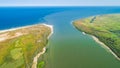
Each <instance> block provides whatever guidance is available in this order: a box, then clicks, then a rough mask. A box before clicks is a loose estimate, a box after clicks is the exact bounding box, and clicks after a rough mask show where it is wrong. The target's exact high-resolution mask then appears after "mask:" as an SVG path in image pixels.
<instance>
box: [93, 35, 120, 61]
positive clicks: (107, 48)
mask: <svg viewBox="0 0 120 68" xmlns="http://www.w3.org/2000/svg"><path fill="white" fill-rule="evenodd" d="M91 37H92V38H93V39H94V40H95V41H96V42H97V43H99V44H101V45H102V46H101V47H103V48H105V49H106V50H107V51H108V52H110V53H111V54H112V55H113V56H115V58H116V59H118V60H120V58H119V57H118V56H117V55H116V54H115V53H114V52H113V51H112V50H111V49H110V48H109V47H108V46H107V45H105V44H104V43H103V42H101V41H100V40H99V39H98V38H97V37H95V36H93V35H91Z"/></svg>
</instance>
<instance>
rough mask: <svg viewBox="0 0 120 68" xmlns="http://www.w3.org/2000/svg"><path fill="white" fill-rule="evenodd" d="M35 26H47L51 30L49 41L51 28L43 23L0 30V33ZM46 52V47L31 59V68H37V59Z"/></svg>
mask: <svg viewBox="0 0 120 68" xmlns="http://www.w3.org/2000/svg"><path fill="white" fill-rule="evenodd" d="M36 25H44V26H47V27H49V28H50V29H51V33H50V34H49V35H48V37H47V39H49V38H50V37H51V35H52V34H53V26H52V25H48V24H45V23H39V24H33V25H27V26H21V27H15V28H10V29H5V30H0V33H5V32H9V31H14V30H18V29H24V28H29V27H32V26H36ZM45 51H46V47H44V48H43V49H42V52H39V53H38V54H37V55H36V56H35V57H34V58H33V63H32V66H31V68H37V62H38V58H39V57H40V56H41V55H43V54H44V53H45Z"/></svg>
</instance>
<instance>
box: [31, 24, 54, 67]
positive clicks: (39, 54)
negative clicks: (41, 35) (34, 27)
mask: <svg viewBox="0 0 120 68" xmlns="http://www.w3.org/2000/svg"><path fill="white" fill-rule="evenodd" d="M43 25H45V26H47V27H50V29H51V33H50V34H49V36H48V37H47V39H49V38H50V37H51V35H52V34H53V26H52V25H47V24H43ZM45 52H46V47H44V48H43V49H42V52H39V53H38V54H37V55H36V56H35V57H34V59H33V63H32V67H31V68H37V64H38V63H37V61H38V58H39V57H40V56H41V55H43V54H44V53H45Z"/></svg>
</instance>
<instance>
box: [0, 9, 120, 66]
mask: <svg viewBox="0 0 120 68" xmlns="http://www.w3.org/2000/svg"><path fill="white" fill-rule="evenodd" d="M113 13H120V7H0V30H2V29H9V28H14V27H20V26H25V25H31V24H36V23H43V22H45V23H46V24H51V25H53V26H54V34H53V35H52V36H51V38H50V40H49V44H48V45H49V46H48V51H47V53H46V54H47V60H46V66H45V68H120V61H118V60H116V59H115V57H114V56H113V55H112V54H111V53H109V52H107V51H106V50H105V49H103V48H102V47H100V44H98V43H96V42H95V41H94V40H93V39H92V38H91V37H90V36H87V35H83V34H82V33H81V32H80V31H78V30H76V29H75V28H74V27H73V26H72V24H71V22H72V21H74V20H76V19H82V18H86V17H89V16H93V15H101V14H113Z"/></svg>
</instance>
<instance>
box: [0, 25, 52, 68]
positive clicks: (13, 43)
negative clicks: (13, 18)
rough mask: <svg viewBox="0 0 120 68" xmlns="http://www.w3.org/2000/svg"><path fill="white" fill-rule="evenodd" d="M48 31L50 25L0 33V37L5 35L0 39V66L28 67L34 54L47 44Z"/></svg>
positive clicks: (9, 67)
mask: <svg viewBox="0 0 120 68" xmlns="http://www.w3.org/2000/svg"><path fill="white" fill-rule="evenodd" d="M50 33H51V29H50V27H48V26H45V25H33V26H30V27H27V28H21V29H17V30H13V31H7V32H3V33H0V37H2V36H5V37H2V38H5V40H3V41H0V68H30V67H31V65H32V61H33V58H34V56H35V55H36V54H37V53H38V52H40V51H41V50H42V48H43V47H45V45H46V44H47V41H48V39H47V37H48V35H49V34H50ZM40 64H43V62H41V63H40ZM40 64H39V65H40Z"/></svg>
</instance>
